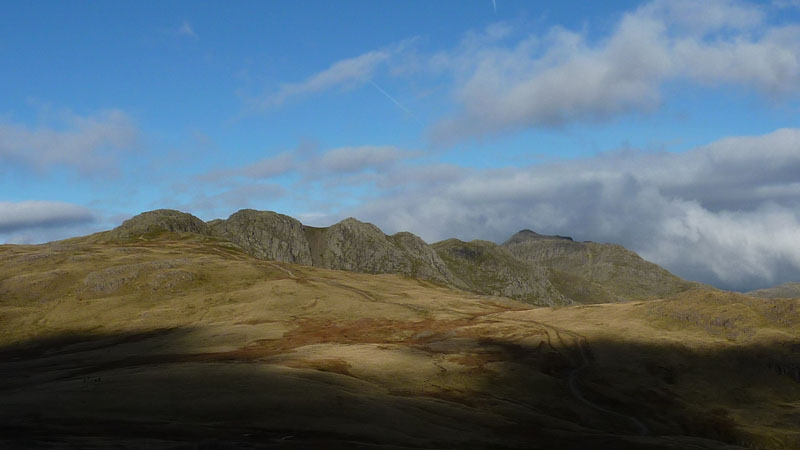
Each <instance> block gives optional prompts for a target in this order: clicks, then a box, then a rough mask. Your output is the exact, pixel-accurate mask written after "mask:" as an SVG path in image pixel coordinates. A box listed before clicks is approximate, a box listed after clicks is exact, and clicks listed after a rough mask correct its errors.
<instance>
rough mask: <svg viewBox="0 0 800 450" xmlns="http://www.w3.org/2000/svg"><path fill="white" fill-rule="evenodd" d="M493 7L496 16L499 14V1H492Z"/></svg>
mask: <svg viewBox="0 0 800 450" xmlns="http://www.w3.org/2000/svg"><path fill="white" fill-rule="evenodd" d="M492 7H493V8H494V13H495V15H496V14H497V0H492Z"/></svg>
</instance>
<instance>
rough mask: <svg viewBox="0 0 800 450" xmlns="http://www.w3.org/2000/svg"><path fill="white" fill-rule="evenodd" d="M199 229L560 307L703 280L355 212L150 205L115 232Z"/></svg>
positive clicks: (622, 256)
mask: <svg viewBox="0 0 800 450" xmlns="http://www.w3.org/2000/svg"><path fill="white" fill-rule="evenodd" d="M158 231H162V232H178V233H196V234H202V235H206V236H210V237H215V238H218V239H223V240H225V241H227V242H230V243H232V244H234V245H236V246H238V247H239V248H241V249H242V250H243V251H244V252H245V253H247V254H249V255H251V256H253V257H256V258H258V259H264V260H275V261H280V262H286V263H292V264H301V265H307V266H313V267H321V268H325V269H334V270H346V271H351V272H360V273H372V274H381V273H386V274H398V275H403V276H408V277H411V278H416V279H420V280H424V281H428V282H433V283H435V284H438V285H442V286H447V287H450V288H455V289H460V290H465V291H469V292H473V293H478V294H483V295H496V296H503V297H509V298H513V299H515V300H521V301H524V302H527V303H531V304H535V305H542V306H545V305H546V306H554V305H568V304H576V303H578V304H581V303H583V304H586V303H606V302H619V301H630V300H647V299H654V298H659V297H664V296H669V295H674V294H677V293H680V292H684V291H687V290H691V289H694V288H696V287H699V286H700V284H699V283H694V282H689V281H686V280H683V279H681V278H679V277H677V276H675V275H673V274H671V273H670V272H668V271H667V270H666V269H663V268H661V267H660V266H658V265H656V264H653V263H650V262H647V261H645V260H644V259H642V258H641V257H639V255H637V254H636V253H634V252H632V251H630V250H627V249H625V248H624V247H622V246H619V245H615V244H599V243H594V242H576V241H574V240H573V239H572V238H571V237H568V236H560V235H553V236H548V235H542V234H539V233H536V232H535V231H532V230H530V229H523V230H521V231H519V232H517V233H515V234H514V235H512V236H511V237H510V238H509V239H508V240H507V241H505V242H504V243H502V244H496V243H493V242H489V241H480V240H474V241H471V242H463V241H458V240H453V239H448V240H444V241H441V242H437V243H433V244H428V243H426V242H425V241H424V240H423V239H421V238H420V237H419V236H417V235H415V234H413V233H410V232H407V231H404V232H399V233H395V234H393V235H387V234H385V233H384V232H383V231H382V230H381V229H380V228H378V227H377V226H375V225H374V224H371V223H367V222H361V221H359V220H358V219H355V218H353V217H349V218H347V219H344V220H342V221H340V222H337V223H335V224H332V225H330V226H328V227H313V226H309V225H304V224H302V223H301V222H300V221H298V220H297V219H295V218H293V217H290V216H286V215H283V214H279V213H277V212H274V211H257V210H253V209H243V210H240V211H237V212H235V213H233V214H231V215H230V216H229V217H228V218H227V219H214V220H211V221H208V222H203V221H202V220H201V219H199V218H197V217H195V216H193V215H191V214H189V213H184V212H181V211H176V210H166V209H160V210H155V211H148V212H144V213H141V214H139V215H137V216H134V217H133V218H131V219H129V220H127V221H125V222H124V223H123V224H121V225H120V226H118V227H116V228H114V229H113V230H111V231H110V232H109V233H108V237H109V238H111V239H132V238H137V237H141V236H144V235H147V234H152V233H154V232H158Z"/></svg>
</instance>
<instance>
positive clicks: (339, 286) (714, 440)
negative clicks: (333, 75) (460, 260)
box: [0, 232, 800, 449]
mask: <svg viewBox="0 0 800 450" xmlns="http://www.w3.org/2000/svg"><path fill="white" fill-rule="evenodd" d="M798 308H800V305H798V301H797V300H769V301H765V300H759V299H753V298H750V297H746V296H742V295H734V294H727V293H718V292H711V291H705V290H696V291H690V292H687V293H683V294H680V295H679V296H676V297H673V298H668V299H663V300H655V301H651V302H632V303H624V304H605V305H591V306H573V307H560V308H556V309H553V308H532V307H531V305H529V304H525V303H521V302H516V301H513V300H510V299H505V298H502V297H484V296H480V295H471V294H466V293H464V292H463V291H454V290H450V289H447V288H443V287H440V286H436V285H433V284H431V283H429V282H425V281H418V280H414V279H410V278H405V277H401V276H396V275H366V274H359V273H353V272H343V271H333V270H325V269H319V268H314V267H310V266H300V265H292V264H287V263H278V262H271V261H264V260H259V259H256V258H254V257H252V256H250V255H248V254H246V253H244V252H243V251H242V250H240V249H239V247H237V246H235V245H232V244H230V243H229V242H226V241H223V240H220V239H217V238H214V237H211V236H205V235H199V234H193V233H179V234H175V233H157V232H156V233H149V234H147V235H146V236H140V237H137V238H133V239H127V238H126V239H122V240H118V239H114V238H113V237H109V235H108V234H107V233H105V234H99V235H95V236H92V237H88V238H80V239H73V240H69V241H64V242H60V243H53V244H48V245H42V246H11V245H6V246H0V323H2V324H3V326H2V327H0V397H1V398H2V403H3V408H0V447H5V448H48V449H52V448H108V447H112V446H113V447H115V448H131V449H133V448H145V447H146V448H156V449H161V448H163V449H174V448H509V449H510V448H515V449H517V448H518V449H523V448H526V449H527V448H542V449H551V448H566V449H572V448H574V449H585V448H601V449H602V448H605V449H617V448H641V449H668V448H669V449H680V448H702V449H722V448H738V447H737V445H746V446H750V447H752V448H770V449H780V448H800V436H798V430H797V427H796V424H797V419H798V414H800V383H799V382H798V381H800V375H798V369H797V368H798V367H800V358H799V355H800V326H799V325H800V318H798Z"/></svg>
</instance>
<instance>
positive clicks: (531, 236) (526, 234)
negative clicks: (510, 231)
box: [505, 228, 572, 244]
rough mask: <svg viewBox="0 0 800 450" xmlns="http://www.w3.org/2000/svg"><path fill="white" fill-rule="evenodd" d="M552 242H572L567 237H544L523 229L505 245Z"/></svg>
mask: <svg viewBox="0 0 800 450" xmlns="http://www.w3.org/2000/svg"><path fill="white" fill-rule="evenodd" d="M553 240H564V241H572V238H571V237H569V236H559V235H552V236H548V235H544V234H539V233H537V232H535V231H533V230H529V229H527V228H526V229H524V230H520V231H518V232H517V233H515V234H514V235H513V236H511V238H509V240H508V241H506V242H505V244H518V243H520V242H525V241H553Z"/></svg>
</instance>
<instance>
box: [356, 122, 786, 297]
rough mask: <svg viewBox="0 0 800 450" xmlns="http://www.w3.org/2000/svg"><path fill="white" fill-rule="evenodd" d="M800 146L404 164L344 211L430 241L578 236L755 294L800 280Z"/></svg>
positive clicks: (765, 140) (731, 142)
mask: <svg viewBox="0 0 800 450" xmlns="http://www.w3.org/2000/svg"><path fill="white" fill-rule="evenodd" d="M798 149H800V129H782V130H777V131H775V132H772V133H769V134H766V135H762V136H744V137H734V138H727V139H722V140H720V141H717V142H714V143H712V144H710V145H708V146H704V147H701V148H697V149H694V150H692V151H689V152H685V153H651V152H644V151H636V150H625V151H617V152H609V153H605V154H601V155H599V156H596V157H592V158H585V159H582V160H573V161H563V162H557V163H551V164H545V165H537V166H532V167H527V168H508V169H499V170H475V169H469V170H468V169H459V168H455V167H448V166H439V167H430V168H428V170H429V172H428V174H429V175H433V176H417V177H409V176H407V174H406V173H407V172H414V173H417V174H422V173H424V171H422V172H419V170H418V169H417V168H410V167H398V168H396V169H395V170H393V171H391V173H387V174H385V176H383V178H382V181H379V182H378V183H377V184H378V186H385V187H386V189H387V190H386V191H385V195H383V196H381V197H380V198H378V199H377V200H375V201H372V202H367V203H365V204H362V205H360V206H358V207H356V208H352V209H350V210H347V211H346V212H345V214H346V215H354V216H355V217H359V218H363V219H364V220H370V221H373V222H374V223H376V224H378V225H380V226H382V227H384V228H385V229H387V230H388V231H390V232H393V231H399V230H410V231H413V232H416V233H418V234H420V235H422V237H423V238H425V239H426V240H428V241H437V240H440V239H444V238H447V237H452V236H457V237H460V238H462V239H474V238H483V239H490V240H494V241H497V242H502V241H503V240H505V239H506V238H507V237H508V236H510V235H511V234H512V233H514V232H516V231H518V230H519V229H521V228H532V229H534V230H537V231H539V232H543V233H553V234H555V233H559V234H572V235H573V236H574V237H575V238H576V239H580V240H593V241H601V242H613V243H619V244H622V245H624V246H626V247H628V248H631V249H633V250H635V251H637V252H639V253H640V254H641V255H642V256H643V257H645V258H646V259H648V260H650V261H653V262H656V263H658V264H661V265H663V266H665V267H667V268H668V269H670V270H672V271H674V272H675V273H677V274H679V275H681V276H684V277H686V278H689V279H693V280H699V281H703V282H706V283H711V284H714V285H717V286H721V287H725V288H730V289H739V290H742V289H745V290H746V289H750V288H755V287H760V286H767V285H772V284H775V283H778V282H784V281H789V280H798V279H800V179H798V178H797V174H798V173H800V151H798ZM398 183H402V187H401V188H398ZM389 186H391V190H389ZM393 191H394V192H397V193H396V194H393V193H391V192H393Z"/></svg>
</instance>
